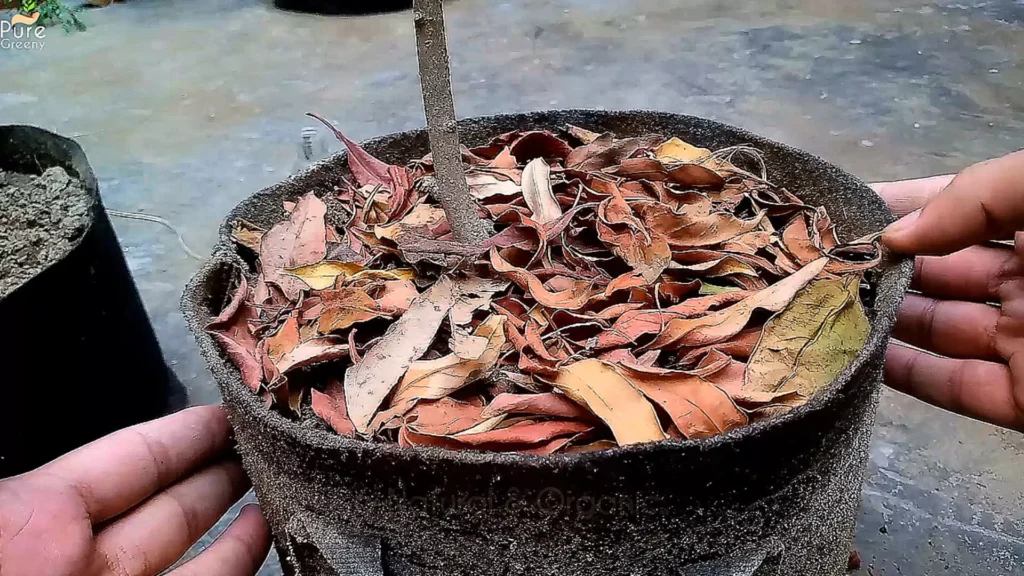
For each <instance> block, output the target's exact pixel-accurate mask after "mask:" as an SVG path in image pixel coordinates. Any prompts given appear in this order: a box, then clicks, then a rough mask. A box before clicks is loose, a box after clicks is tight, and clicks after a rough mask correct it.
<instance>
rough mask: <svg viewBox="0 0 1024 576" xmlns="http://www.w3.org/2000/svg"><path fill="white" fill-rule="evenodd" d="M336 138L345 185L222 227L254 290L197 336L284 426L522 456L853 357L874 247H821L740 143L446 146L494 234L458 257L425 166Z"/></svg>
mask: <svg viewBox="0 0 1024 576" xmlns="http://www.w3.org/2000/svg"><path fill="white" fill-rule="evenodd" d="M332 130H334V128H333V127H332ZM335 132H336V135H337V136H338V138H339V139H340V140H341V141H342V142H344V143H345V145H346V147H347V148H348V150H349V154H348V166H349V169H350V171H351V172H352V175H351V177H349V178H348V179H345V180H343V182H344V185H343V186H341V187H340V189H337V190H331V191H322V190H318V191H317V193H318V194H321V196H320V197H318V196H316V195H314V194H313V193H310V194H307V195H305V196H303V197H301V198H298V199H295V201H294V202H292V201H289V202H287V203H286V206H285V212H287V216H285V217H284V218H283V219H282V221H281V222H279V223H277V224H276V225H274V226H272V227H271V228H270V229H269V230H266V231H264V230H262V229H260V228H259V227H256V226H254V225H251V224H249V223H247V222H244V221H238V222H235V223H233V233H232V236H233V237H234V239H235V242H236V243H237V244H238V245H239V246H240V248H239V250H248V249H249V248H251V249H253V250H256V251H257V255H258V257H259V260H258V262H257V266H256V270H255V273H256V275H255V276H252V275H250V276H248V277H243V278H242V279H241V281H240V286H239V288H238V289H237V290H236V291H235V292H234V293H233V294H232V298H231V302H230V303H229V304H228V306H227V307H226V308H225V309H224V311H223V312H222V313H221V314H219V315H218V317H217V318H215V319H214V320H213V321H212V322H211V323H210V325H209V327H208V330H209V332H210V334H211V335H212V336H213V337H214V338H215V339H216V340H217V342H219V343H220V344H221V346H222V347H223V349H224V352H225V354H226V356H227V357H228V358H229V359H230V360H231V361H233V362H234V364H235V365H236V366H238V368H239V371H240V374H241V378H242V381H243V382H244V383H245V384H246V385H247V386H249V387H250V388H252V389H253V390H254V391H255V392H256V393H258V394H261V396H262V397H263V398H264V399H265V401H266V402H267V403H268V407H269V408H270V409H273V410H279V411H280V412H282V413H283V414H285V415H287V416H288V417H290V418H303V417H309V414H310V411H309V410H308V409H303V407H304V406H306V407H311V408H312V413H313V414H314V415H315V416H316V417H317V418H320V419H322V420H323V421H325V422H326V423H327V424H328V425H329V426H330V427H331V428H332V429H333V430H335V431H336V432H337V433H339V434H342V435H347V436H356V437H361V438H364V439H366V438H368V437H372V440H374V441H391V442H398V443H399V444H401V445H403V446H433V447H442V448H448V449H471V450H492V451H506V452H507V451H514V452H520V453H524V454H538V455H545V454H552V453H555V452H567V453H571V452H586V451H593V450H600V449H607V448H611V447H614V446H619V445H625V444H632V443H638V442H652V441H659V440H665V439H698V438H706V437H709V436H713V435H716V434H721V433H726V432H728V431H729V430H733V429H735V428H738V427H741V426H745V425H747V424H748V423H749V422H754V421H759V420H763V419H765V418H771V417H774V416H775V415H778V414H781V413H784V412H785V411H788V410H792V409H793V408H794V407H797V406H800V405H801V404H803V403H805V402H807V400H808V397H809V396H811V395H813V394H814V393H816V392H817V391H819V390H821V389H822V387H824V386H825V385H826V384H827V383H828V382H830V381H831V380H832V379H833V378H834V377H835V375H836V374H837V373H838V372H839V371H840V370H842V368H843V367H844V366H846V365H847V364H848V363H849V361H850V360H851V359H852V358H853V357H854V356H855V355H856V353H857V352H858V350H859V349H860V347H861V346H863V343H864V339H865V338H866V334H867V331H868V321H867V317H866V315H865V313H864V310H863V306H862V304H861V300H860V294H859V284H860V281H861V278H862V275H863V271H864V270H867V269H870V268H872V267H874V266H876V265H877V264H878V263H879V261H880V259H881V254H880V252H879V249H878V244H877V237H872V236H868V237H864V238H861V239H858V240H854V241H852V242H846V243H843V242H841V241H840V240H839V238H838V237H837V236H836V234H835V227H834V225H833V223H832V221H831V219H830V218H829V215H828V213H827V212H826V211H825V210H824V209H823V208H818V207H814V206H807V205H805V204H803V203H802V202H801V201H800V200H799V199H798V198H797V197H796V196H794V195H793V194H791V193H790V192H788V191H787V190H785V189H783V188H779V187H777V186H774V185H773V184H771V183H770V182H768V181H767V179H766V178H767V176H766V175H767V172H768V170H767V168H768V167H767V166H765V164H764V162H763V160H762V159H761V157H760V155H759V153H758V152H757V151H756V150H754V149H752V148H750V147H747V146H735V147H730V148H726V149H721V150H711V149H707V148H701V147H699V146H694V145H692V144H690V143H688V142H685V141H683V140H680V139H678V138H665V137H663V136H659V135H640V136H633V137H628V138H621V137H617V136H616V135H614V134H610V133H597V132H593V131H590V130H586V129H584V128H579V127H574V126H569V127H566V129H565V131H564V132H559V134H565V135H566V136H565V137H564V138H563V137H560V136H559V135H557V134H555V133H553V132H550V131H545V130H534V131H528V132H518V131H514V132H509V133H506V134H501V135H498V136H496V137H495V138H493V139H492V140H491V141H490V142H488V143H486V144H483V145H481V146H477V147H475V148H472V149H469V148H465V149H463V150H462V159H463V162H464V163H465V164H466V165H467V167H468V169H467V172H466V174H467V175H466V179H467V183H468V185H469V193H470V195H471V196H472V199H473V201H474V202H476V204H477V207H478V214H479V215H480V216H481V218H484V219H488V220H489V222H487V225H488V227H492V226H493V228H494V230H495V233H494V234H493V235H492V236H491V237H489V238H486V239H483V240H481V241H480V242H477V243H474V244H472V245H468V244H464V243H461V242H458V241H456V240H455V238H456V237H459V235H458V234H456V232H459V231H458V230H453V229H452V225H451V224H450V222H449V218H448V217H447V215H446V214H445V212H444V210H443V209H442V207H441V205H440V203H439V202H438V199H437V198H435V197H434V196H435V194H437V193H438V190H437V184H436V180H435V175H434V173H433V162H432V159H431V158H430V157H429V156H428V157H426V158H423V159H420V160H413V159H411V162H410V164H409V165H408V167H403V166H394V165H390V164H387V163H385V162H382V161H380V160H378V159H376V158H374V157H373V156H372V155H370V154H368V153H367V152H366V151H365V150H363V149H362V148H361V147H359V146H358V145H357V144H355V143H354V142H351V141H350V140H348V139H347V138H346V137H345V136H344V135H343V134H341V133H340V132H339V131H335ZM734 159H743V160H744V161H745V162H746V161H749V162H748V163H745V164H744V165H752V166H756V167H758V168H759V170H758V171H757V172H758V174H760V176H754V175H752V174H751V173H750V172H746V171H745V170H744V169H741V168H739V167H737V166H738V165H735V164H733V160H734ZM350 180H351V182H350ZM414 184H415V185H414ZM324 193H327V194H330V195H334V196H335V197H336V199H332V201H330V202H324V201H323V200H321V198H324V199H327V198H328V197H327V196H323V194H324ZM328 207H330V209H331V210H335V209H338V210H340V212H339V213H337V214H331V215H330V217H328V216H329V215H328V213H327V212H328ZM340 222H344V224H343V225H340V226H339V225H338V223H340ZM245 247H248V248H245ZM244 256H246V257H247V258H248V257H251V254H249V253H248V252H246V253H245V254H244ZM250 287H252V288H250ZM421 291H422V293H421ZM320 379H323V381H319V380H320Z"/></svg>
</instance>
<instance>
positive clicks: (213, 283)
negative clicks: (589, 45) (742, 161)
mask: <svg viewBox="0 0 1024 576" xmlns="http://www.w3.org/2000/svg"><path fill="white" fill-rule="evenodd" d="M565 123H573V124H577V125H580V126H583V127H586V128H589V129H592V130H598V131H604V130H608V131H611V132H614V133H616V134H617V135H619V136H632V135H639V134H644V133H650V132H657V133H661V134H665V135H671V136H678V137H680V138H683V139H684V140H687V141H689V142H692V143H694V144H697V145H699V146H703V147H708V148H712V149H714V148H721V147H725V146H731V145H736V144H742V143H749V144H753V145H754V146H756V147H758V148H760V149H761V150H763V151H764V157H765V160H766V162H767V164H768V166H769V177H770V179H771V180H772V181H774V182H775V183H777V184H780V185H782V186H785V187H786V188H788V189H789V190H790V191H792V192H794V193H796V194H797V195H798V196H800V197H801V198H803V199H804V200H805V201H807V202H808V203H810V204H816V205H824V206H825V207H826V208H827V209H828V211H829V213H830V214H831V215H832V217H833V219H834V220H835V222H836V224H837V226H838V231H839V233H840V235H841V236H842V237H844V238H851V237H856V236H860V235H863V234H867V233H870V232H873V231H876V230H879V229H881V228H882V227H883V226H885V225H886V224H888V223H889V222H890V221H891V220H892V215H891V214H890V213H889V211H888V209H887V208H886V206H885V204H884V203H883V202H882V200H881V199H879V198H878V196H876V195H875V194H874V193H873V192H872V191H871V189H870V188H868V187H867V186H866V185H865V184H864V183H863V182H861V181H860V180H858V179H856V178H854V177H853V176H851V175H849V174H847V173H846V172H843V171H842V170H840V169H839V168H836V167H835V166H833V165H831V164H828V163H827V162H824V161H823V160H821V159H819V158H817V157H815V156H812V155H811V154H808V153H806V152H802V151H799V150H794V149H792V148H789V147H787V146H784V145H782V144H778V143H776V142H772V141H769V140H766V139H764V138H761V137H758V136H755V135H753V134H750V133H748V132H744V131H742V130H739V129H737V128H733V127H730V126H726V125H723V124H719V123H717V122H712V121H709V120H704V119H701V118H695V117H691V116H682V115H677V114H666V113H659V112H597V111H576V110H567V111H557V112H536V113H527V114H514V115H507V116H495V117H486V118H475V119H470V120H466V121H464V122H462V123H461V125H460V128H461V130H460V131H461V135H462V139H463V141H464V142H465V143H466V144H467V145H477V144H481V143H484V142H486V141H487V140H488V139H489V138H490V137H492V136H494V135H497V134H499V133H502V132H506V131H509V130H513V129H537V128H557V127H561V126H562V125H564V124H565ZM366 149H367V150H368V151H370V152H371V153H373V154H375V155H377V156H378V157H380V158H381V159H383V160H385V161H389V162H393V163H404V162H406V161H408V160H409V159H411V158H419V157H421V156H422V155H423V154H424V153H426V152H427V149H428V143H427V136H426V133H425V131H423V130H416V131H411V132H404V133H400V134H393V135H389V136H384V137H381V138H377V139H374V140H372V141H370V142H368V143H367V144H366ZM345 177H347V178H348V179H349V180H352V177H351V174H350V173H349V171H348V169H347V165H346V161H345V156H344V155H343V154H342V155H338V156H335V157H333V158H331V159H329V160H327V161H325V162H323V163H321V164H318V165H316V166H314V167H312V168H311V169H310V170H309V171H307V172H305V173H302V174H300V175H298V176H296V177H294V178H292V179H289V180H286V181H284V182H282V183H280V184H278V185H276V186H272V187H270V188H268V189H266V190H263V191H261V192H259V193H257V194H256V195H254V196H252V197H251V198H249V199H247V200H245V201H244V202H242V203H241V204H240V205H239V206H238V207H237V208H236V209H235V210H234V211H233V212H232V213H231V214H230V215H229V216H228V218H227V220H225V222H224V224H223V226H222V228H221V239H220V243H219V244H218V246H217V248H216V250H215V254H214V256H213V258H212V259H211V260H210V262H209V263H208V264H207V265H206V266H205V267H204V268H203V269H202V270H201V271H200V272H199V273H198V274H197V275H196V277H195V278H194V279H193V280H192V282H191V283H190V284H189V286H188V288H187V289H186V292H185V295H184V298H183V310H184V313H185V316H186V317H187V318H188V321H189V323H190V326H191V328H192V330H193V332H194V333H195V335H196V339H197V340H198V342H199V346H200V348H201V349H202V352H203V355H204V356H205V358H206V360H207V361H208V362H209V365H210V368H211V370H212V371H213V373H214V375H215V376H216V378H217V381H218V382H219V383H220V387H221V390H222V392H223V395H224V400H225V402H226V403H227V405H228V407H229V410H230V414H231V420H232V423H233V425H234V428H235V432H236V435H237V438H238V443H239V451H240V452H241V453H242V458H243V461H244V463H245V467H246V469H247V470H248V472H249V474H250V475H251V476H252V479H253V483H254V484H255V486H256V492H257V495H258V496H259V499H260V502H261V503H262V505H263V507H264V511H265V513H266V515H267V518H268V519H269V521H270V524H271V526H272V528H273V531H274V535H275V538H276V542H277V548H278V551H279V552H280V556H281V561H282V563H283V564H284V567H285V572H286V573H288V574H299V575H302V576H314V575H315V576H327V575H333V574H338V575H369V574H395V575H406V574H408V575H413V574H415V575H421V574H422V575H438V576H440V575H446V576H447V575H456V574H466V575H472V576H477V575H487V576H490V575H494V576H505V575H519V574H522V575H530V576H540V575H551V576H571V575H581V576H595V575H619V574H643V575H647V574H679V573H682V574H686V575H692V576H697V575H704V574H706V575H719V576H725V575H729V576H734V575H735V576H741V575H742V576H752V575H769V574H771V575H775V574H778V575H783V574H784V575H786V576H800V575H807V576H838V575H840V574H843V573H845V569H846V563H847V554H848V552H849V547H850V543H851V539H852V535H853V529H854V519H855V517H856V513H857V508H858V506H859V503H860V487H861V482H862V478H863V474H864V467H865V464H866V459H867V447H868V442H869V439H870V436H871V426H872V423H873V421H874V414H875V408H876V405H877V400H878V393H879V388H880V386H881V374H882V364H883V361H884V353H885V348H886V344H887V343H888V340H889V332H890V330H891V329H892V326H893V322H894V319H895V316H896V310H897V308H898V307H899V303H900V300H901V298H902V296H903V293H904V291H905V290H906V288H907V286H908V284H909V282H910V275H911V270H912V265H911V263H910V262H909V261H908V260H889V261H886V262H885V263H884V265H883V266H882V268H881V269H880V270H878V271H877V273H875V274H874V275H873V277H872V282H873V286H874V288H875V299H874V303H873V306H871V307H870V309H869V316H870V318H871V320H872V330H871V334H870V337H869V340H868V343H867V345H866V346H865V348H864V350H862V351H861V353H860V354H858V356H857V358H856V359H855V360H854V362H853V363H852V364H851V365H850V366H849V367H848V368H847V369H846V370H844V371H843V372H842V373H841V374H840V375H839V377H838V378H836V380H835V382H833V383H832V384H831V385H830V386H829V387H828V388H827V389H826V390H825V391H824V392H823V393H822V394H820V395H819V396H817V397H815V398H813V399H812V400H811V401H810V402H809V403H808V404H807V405H806V406H803V407H801V408H799V409H796V410H794V411H793V412H791V413H790V414H788V415H785V416H783V417H780V418H778V419H776V420H773V421H770V422H765V423H761V424H757V425H754V426H750V427H748V428H745V429H740V430H734V431H732V432H729V433H727V434H724V435H721V436H718V437H715V438H711V439H708V440H699V441H665V442H659V443H654V444H645V445H638V446H630V447H626V448H620V449H616V450H611V451H603V452H596V453H589V454H566V455H555V456H549V457H535V456H528V455H521V454H493V453H481V452H452V451H447V450H442V449H430V448H426V449H412V448H403V447H400V446H398V445H393V444H372V443H368V442H363V441H360V440H354V439H349V438H343V437H340V436H337V435H335V434H333V433H327V432H322V431H319V430H313V429H309V428H304V427H302V426H301V425H299V424H298V423H296V422H293V421H291V420H288V419H287V418H285V417H283V416H281V415H279V414H277V413H275V412H271V411H268V410H266V409H265V408H264V407H263V405H262V403H261V402H260V400H259V399H258V398H257V397H256V396H255V395H254V394H253V393H252V392H251V391H250V390H249V389H248V388H246V387H245V386H244V385H243V384H242V382H241V380H240V377H239V373H238V370H236V369H235V367H234V366H233V365H232V364H231V362H230V361H229V360H227V358H226V357H225V356H224V355H223V354H222V352H221V350H220V348H218V346H217V344H216V343H215V342H214V341H213V340H212V339H211V338H210V336H208V335H207V334H205V333H204V331H203V327H204V326H205V325H206V323H207V322H208V321H209V320H210V319H211V318H212V317H213V316H215V315H217V313H218V312H220V310H221V309H222V308H223V306H224V305H225V303H226V302H227V300H228V296H229V295H230V294H231V292H232V288H233V287H234V286H235V285H236V283H237V278H238V275H239V272H240V270H245V271H246V273H252V272H253V263H252V262H251V261H249V262H247V261H245V260H244V259H243V258H241V257H240V256H239V253H238V252H237V250H236V248H235V246H234V244H233V242H232V241H231V238H230V230H231V228H230V222H231V221H233V220H235V219H237V218H245V219H247V220H250V221H252V222H255V223H257V224H260V225H263V226H265V227H269V226H271V225H272V224H274V223H276V222H277V221H279V220H281V219H283V218H284V217H285V213H284V211H283V209H282V206H281V203H282V201H283V200H286V199H293V200H294V199H295V198H297V197H298V196H300V195H301V194H304V193H306V192H308V191H310V190H312V191H315V192H316V193H317V194H323V195H329V194H333V193H334V191H335V190H336V189H337V187H339V186H342V178H345Z"/></svg>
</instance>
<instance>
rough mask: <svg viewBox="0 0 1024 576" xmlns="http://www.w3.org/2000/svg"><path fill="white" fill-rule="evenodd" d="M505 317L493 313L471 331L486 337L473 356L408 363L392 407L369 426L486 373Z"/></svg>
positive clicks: (377, 425) (502, 337)
mask: <svg viewBox="0 0 1024 576" xmlns="http://www.w3.org/2000/svg"><path fill="white" fill-rule="evenodd" d="M504 322H505V317H504V316H501V315H498V314H492V315H491V316H490V317H488V319H487V320H486V321H484V323H482V324H481V325H480V326H479V327H478V328H477V329H476V331H475V332H474V333H473V335H474V336H476V337H478V338H483V339H485V345H484V346H483V349H482V350H480V354H479V355H478V356H476V357H470V358H466V357H465V356H466V353H465V350H463V354H461V355H460V354H457V353H454V352H453V353H452V354H449V355H447V356H443V357H441V358H438V359H436V360H419V361H416V362H412V363H411V364H409V368H408V370H407V371H406V372H405V375H404V376H403V377H402V381H401V382H399V383H398V387H397V388H396V389H395V393H394V397H393V398H392V400H391V407H390V408H389V409H388V410H385V411H383V412H381V413H380V414H378V415H377V417H376V418H375V420H374V423H375V424H374V425H371V426H370V429H371V430H373V431H376V430H377V429H379V428H380V426H381V425H383V424H385V423H387V421H389V420H391V419H392V418H395V417H399V416H401V415H403V414H405V413H406V412H407V411H408V410H409V409H410V408H412V406H413V405H414V404H415V403H416V402H417V401H419V400H437V399H440V398H444V397H446V396H449V395H450V394H452V393H454V392H456V391H458V390H460V389H461V388H462V387H464V386H466V385H467V384H469V383H471V382H473V381H474V380H475V379H477V378H480V377H481V376H483V375H484V374H486V373H487V371H489V370H490V369H491V368H493V367H494V364H495V363H496V362H497V361H498V356H499V354H500V353H501V347H502V346H503V345H504V344H505V330H504V328H503V324H504Z"/></svg>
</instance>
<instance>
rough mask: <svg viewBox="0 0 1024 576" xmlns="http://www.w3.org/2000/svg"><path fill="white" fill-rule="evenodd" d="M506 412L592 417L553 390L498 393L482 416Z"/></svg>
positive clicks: (570, 417)
mask: <svg viewBox="0 0 1024 576" xmlns="http://www.w3.org/2000/svg"><path fill="white" fill-rule="evenodd" d="M507 414H530V415H533V416H548V417H552V418H566V419H568V420H588V419H590V418H592V417H593V415H592V414H591V413H590V412H589V411H588V410H587V409H586V408H584V407H582V406H580V405H579V404H577V403H575V402H573V401H572V400H570V399H569V398H568V397H566V396H565V395H564V394H555V393H554V392H546V393H543V394H498V395H497V396H495V397H494V400H491V403H490V404H488V405H487V407H486V408H484V411H483V413H482V416H483V417H484V418H492V417H494V416H503V415H507Z"/></svg>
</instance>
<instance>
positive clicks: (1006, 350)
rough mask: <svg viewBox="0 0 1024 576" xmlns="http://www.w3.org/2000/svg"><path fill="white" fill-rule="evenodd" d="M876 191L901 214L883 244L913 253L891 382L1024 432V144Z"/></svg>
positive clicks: (889, 364)
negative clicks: (954, 169) (1017, 149)
mask: <svg viewBox="0 0 1024 576" xmlns="http://www.w3.org/2000/svg"><path fill="white" fill-rule="evenodd" d="M874 188H875V190H876V191H877V192H878V193H879V195H881V196H882V197H883V198H884V199H885V201H886V202H887V203H888V204H889V207H890V208H891V209H892V210H893V212H894V213H896V214H897V215H898V216H902V218H901V219H900V220H899V221H897V222H896V223H894V224H893V225H891V226H890V227H889V228H887V229H886V230H885V232H884V233H883V235H882V241H883V242H884V243H885V244H886V245H887V246H888V247H889V248H890V249H892V250H894V251H896V252H901V253H904V254H913V255H916V256H917V258H916V260H915V266H914V279H913V283H912V284H911V289H913V290H916V291H918V292H919V294H908V295H907V298H906V299H905V300H904V302H903V306H902V307H901V309H900V313H899V317H898V319H897V324H896V329H895V330H894V332H893V335H894V336H895V337H896V338H897V339H899V340H900V341H902V342H897V341H894V342H893V343H892V344H891V345H890V347H889V351H888V355H887V361H886V370H885V378H886V383H887V384H888V385H890V386H892V387H893V388H895V389H897V390H901V391H903V392H906V393H908V394H911V395H913V396H916V397H917V398H920V399H921V400H924V401H926V402H930V403H932V404H934V405H936V406H939V407H942V408H945V409H948V410H951V411H954V412H957V413H960V414H963V415H965V416H970V417H972V418H977V419H979V420H984V421H986V422H990V423H993V424H997V425H1000V426H1004V427H1007V428H1013V429H1016V430H1022V431H1024V353H1021V352H1024V232H1022V230H1024V151H1021V152H1015V153H1013V154H1009V155H1007V156H1004V157H1002V158H997V159H994V160H988V161H986V162H981V163H979V164H975V165H973V166H970V167H968V168H966V169H965V170H963V171H962V172H960V173H959V174H958V175H956V176H955V177H954V176H953V175H948V176H934V177H931V178H922V179H918V180H906V181H901V182H888V183H882V184H875V185H874ZM1011 241H1012V244H1010V242H1011ZM907 344H909V345H911V346H913V347H911V346H908V345H907Z"/></svg>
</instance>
